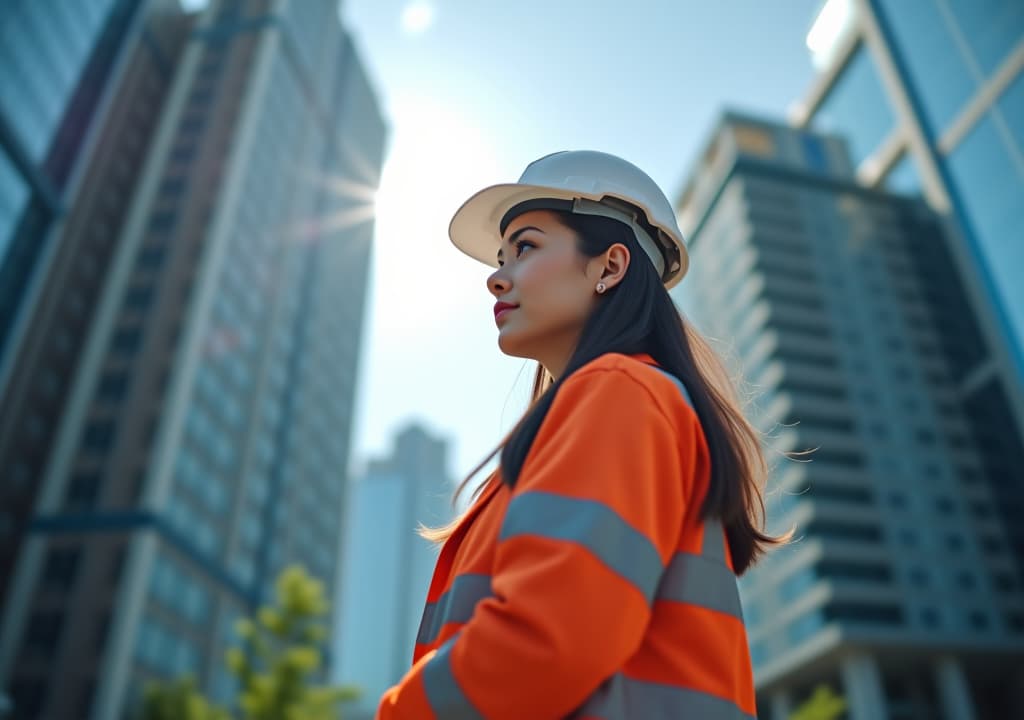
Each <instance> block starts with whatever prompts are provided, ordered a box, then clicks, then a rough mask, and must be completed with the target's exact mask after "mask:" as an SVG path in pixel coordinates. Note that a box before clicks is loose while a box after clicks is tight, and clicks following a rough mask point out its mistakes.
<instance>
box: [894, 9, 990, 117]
mask: <svg viewBox="0 0 1024 720" xmlns="http://www.w3.org/2000/svg"><path fill="white" fill-rule="evenodd" d="M878 4H879V5H880V6H881V10H882V11H883V12H882V13H881V15H882V19H883V21H887V24H888V25H889V27H890V28H891V30H892V34H893V36H894V41H895V43H896V45H897V48H896V49H897V50H898V53H897V56H898V57H900V58H901V59H902V61H903V62H904V63H905V64H906V71H907V73H908V74H909V76H910V79H911V82H912V83H913V84H914V87H915V89H916V90H917V93H918V95H919V96H920V99H921V103H922V104H923V105H924V113H925V114H926V115H927V118H928V120H929V124H930V125H931V128H932V132H933V133H934V134H935V135H936V136H940V135H941V134H942V131H943V130H944V129H945V128H946V127H947V126H948V125H949V123H950V122H952V121H953V119H954V118H955V117H956V115H957V114H958V113H959V112H960V110H961V109H962V108H963V106H964V104H965V103H966V102H967V101H968V100H969V99H970V97H971V96H972V95H973V94H974V91H975V89H976V88H977V83H976V82H975V80H974V79H973V78H972V76H971V72H970V68H969V66H968V64H967V59H966V58H965V57H964V55H963V54H962V52H961V51H960V49H959V46H958V45H957V44H956V42H955V41H954V39H953V35H952V33H951V31H950V27H949V25H948V23H947V22H946V20H945V19H944V18H943V16H942V13H941V12H940V10H939V7H938V5H937V4H936V1H935V0H916V1H914V2H904V0H882V1H881V2H879V3H878Z"/></svg>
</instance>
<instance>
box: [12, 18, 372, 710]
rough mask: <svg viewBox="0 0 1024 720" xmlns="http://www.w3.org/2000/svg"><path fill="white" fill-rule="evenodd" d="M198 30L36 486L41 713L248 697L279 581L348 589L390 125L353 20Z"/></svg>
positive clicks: (22, 689)
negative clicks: (250, 618)
mask: <svg viewBox="0 0 1024 720" xmlns="http://www.w3.org/2000/svg"><path fill="white" fill-rule="evenodd" d="M189 22H190V25H191V29H190V31H189V33H188V36H187V40H186V42H185V44H184V48H183V52H182V53H181V54H180V57H178V58H176V59H175V61H174V62H173V64H172V74H173V79H172V81H171V84H170V87H169V90H168V93H167V96H166V99H165V100H164V104H163V107H162V110H161V112H160V113H159V122H158V123H157V125H156V127H155V129H154V133H153V138H152V141H151V143H150V146H149V148H148V151H147V153H146V157H145V161H144V163H143V164H142V166H141V167H140V168H139V170H138V172H137V173H136V175H135V178H134V181H133V187H134V192H133V194H132V195H131V197H130V198H129V197H126V198H125V202H126V203H127V204H128V208H127V212H126V216H125V219H124V221H123V223H122V225H121V226H120V228H119V229H117V231H116V235H115V238H114V240H113V244H114V246H115V250H114V252H113V255H112V258H111V261H110V267H109V269H108V270H107V273H106V278H105V281H104V284H103V287H102V290H101V292H100V294H99V296H98V297H97V298H96V301H95V307H93V308H92V313H93V320H92V323H91V325H90V327H89V331H88V334H87V336H86V339H85V341H84V343H83V346H82V349H81V353H80V356H79V358H78V360H77V368H76V369H75V371H74V373H73V376H72V377H70V378H68V385H67V387H66V391H65V393H64V395H65V397H64V399H63V401H62V402H63V408H62V412H61V414H60V417H59V418H58V419H57V420H56V424H55V427H54V428H53V440H52V442H51V443H50V446H49V449H48V452H47V454H46V457H45V459H44V461H43V462H42V467H43V471H42V473H41V474H40V475H38V476H30V477H34V478H36V479H37V481H38V483H39V487H40V490H39V493H38V495H37V498H36V500H35V502H34V504H33V507H32V513H31V518H30V522H29V525H28V531H27V538H26V540H25V542H24V543H23V547H22V550H21V552H20V553H19V555H18V559H17V564H16V568H15V573H14V575H13V577H12V581H11V583H10V589H9V600H8V602H7V607H6V609H5V612H4V617H3V627H2V637H3V642H2V643H0V683H2V684H3V686H5V687H7V688H9V692H10V694H11V696H12V698H13V700H14V702H15V705H16V707H17V708H19V709H20V710H19V712H21V713H22V714H20V715H19V717H22V716H23V717H26V718H28V717H33V718H34V717H41V718H42V717H45V718H64V717H76V718H78V717H92V718H112V717H113V718H120V717H127V716H129V715H130V713H131V712H133V711H134V709H135V706H136V704H137V702H138V699H139V693H140V691H141V687H142V685H143V683H144V682H145V681H146V680H147V679H150V678H159V677H172V676H176V675H179V674H181V673H184V672H189V673H191V674H193V675H194V676H195V677H197V679H198V681H199V683H200V685H201V686H202V687H203V688H204V689H205V690H206V691H208V692H209V693H210V694H212V695H213V696H214V697H215V698H217V699H218V700H220V701H222V702H229V701H231V700H232V699H233V691H234V688H233V685H232V679H231V677H230V675H229V673H227V671H226V669H225V668H224V665H223V655H224V650H225V648H226V647H227V646H229V645H230V644H232V643H233V642H234V640H235V638H234V625H235V621H236V620H237V619H238V618H239V617H241V616H243V615H249V614H251V613H252V612H253V611H254V610H255V609H256V608H257V607H259V605H261V604H262V603H264V602H267V601H269V600H270V595H271V593H272V591H273V585H274V580H275V579H276V577H277V575H278V574H279V572H280V571H281V570H282V569H283V568H284V567H286V566H287V565H289V564H292V563H300V564H302V565H304V566H305V567H306V568H307V569H308V570H309V571H310V572H311V573H312V574H313V575H314V576H316V577H317V578H319V579H320V580H322V581H323V582H324V583H325V585H326V586H327V587H328V589H329V590H330V591H331V593H332V594H333V590H334V588H335V586H336V584H337V575H338V569H339V565H340V551H341V537H342V536H341V532H342V527H343V522H342V518H343V516H344V507H345V488H346V471H347V466H348V459H349V441H350V435H351V416H352V411H353V400H354V394H355V386H356V382H355V381H356V373H357V360H358V356H359V349H360V343H361V336H362V323H363V314H364V307H365V296H366V292H367V277H368V273H369V262H370V258H371V249H372V234H373V211H372V197H373V194H374V192H375V190H376V186H377V183H378V180H379V173H380V168H381V164H382V158H383V146H384V137H385V127H384V123H383V119H382V116H381V114H380V110H379V107H378V104H377V100H376V98H375V96H374V93H373V91H372V89H371V88H370V85H369V83H368V80H367V77H366V73H365V71H364V69H363V65H362V63H361V61H360V59H359V57H358V55H357V53H356V52H355V49H354V47H353V44H352V41H351V39H350V38H349V36H348V35H347V33H346V32H345V31H344V29H343V28H342V27H341V25H340V22H339V18H338V9H337V3H336V2H334V1H333V0H291V1H286V0H266V1H259V0H255V1H248V2H235V1H229V0H224V1H222V2H214V3H211V5H210V6H209V7H208V8H207V9H206V10H205V11H204V12H203V13H202V14H201V16H199V17H198V18H195V19H194V20H190V21H189ZM331 621H332V623H333V622H334V618H333V617H332V619H331Z"/></svg>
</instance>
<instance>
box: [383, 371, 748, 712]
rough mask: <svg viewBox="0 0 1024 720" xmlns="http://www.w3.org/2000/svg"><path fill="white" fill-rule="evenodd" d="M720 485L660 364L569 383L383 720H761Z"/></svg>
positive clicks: (447, 550) (435, 609)
mask: <svg viewBox="0 0 1024 720" xmlns="http://www.w3.org/2000/svg"><path fill="white" fill-rule="evenodd" d="M709 479H710V459H709V454H708V447H707V443H706V440H705V438H704V434H703V432H702V430H701V426H700V422H699V421H698V419H697V415H696V413H695V412H694V410H693V409H692V407H691V405H690V403H689V396H688V395H687V394H686V389H685V388H684V387H683V385H682V383H680V382H679V381H678V380H676V379H675V378H673V377H672V376H670V375H668V373H665V372H664V371H662V370H660V369H659V368H657V365H656V364H655V362H654V360H653V359H652V358H651V357H650V356H648V355H633V356H626V355H620V354H615V353H609V354H606V355H603V356H601V357H599V358H598V359H596V360H594V361H593V362H590V363H588V364H587V365H585V366H584V367H582V368H580V369H579V370H578V371H576V372H575V373H573V375H572V376H571V377H570V378H568V379H567V380H566V381H565V383H564V384H563V385H562V387H561V389H560V390H559V392H558V395H557V396H556V397H555V399H554V401H553V403H552V405H551V408H550V409H549V411H548V415H547V417H546V418H545V419H544V422H543V423H542V424H541V427H540V429H539V431H538V432H537V436H536V438H535V440H534V442H533V446H532V447H531V449H530V451H529V453H528V455H527V458H526V461H525V462H524V464H523V468H522V471H521V473H520V476H519V481H518V483H517V484H516V487H515V488H514V489H509V487H508V486H507V485H505V484H504V483H503V482H501V477H500V470H499V471H496V472H495V473H494V474H493V475H491V477H490V478H488V480H487V484H486V486H485V488H484V490H483V491H482V492H481V494H480V496H479V497H478V498H477V500H476V502H475V503H474V504H473V506H472V507H471V508H470V510H469V511H468V512H467V513H466V514H465V516H463V517H462V518H461V519H460V521H459V523H458V525H457V527H456V529H455V532H454V533H453V534H452V535H451V537H449V538H448V540H447V541H446V542H445V544H444V546H443V547H442V549H441V554H440V556H439V558H438V561H437V567H436V569H435V571H434V577H433V581H432V582H431V585H430V590H429V593H428V595H427V605H426V609H425V611H424V613H423V621H422V624H421V626H420V630H419V636H418V638H417V642H416V648H415V652H414V654H413V666H412V668H411V669H410V670H409V672H408V673H407V674H406V675H405V677H404V678H403V679H402V680H401V682H399V683H398V685H396V686H394V687H393V688H391V689H390V690H388V692H387V693H386V694H385V695H384V697H383V698H382V699H381V702H380V706H379V708H378V710H377V720H431V719H434V718H437V719H438V720H449V719H454V718H459V719H460V720H461V719H463V718H465V719H467V720H470V719H472V720H477V719H479V718H488V719H490V720H506V719H507V720H546V719H553V718H566V717H569V718H577V719H579V720H584V719H586V720H592V719H597V718H601V719H602V720H619V719H620V718H643V719H644V720H661V719H664V720H669V719H671V720H678V719H680V718H699V719H700V720H718V719H720V718H722V719H725V718H728V719H729V720H732V719H734V718H735V719H737V720H739V719H749V718H754V717H755V715H756V708H755V705H754V687H753V673H752V670H751V663H750V655H749V651H748V648H747V636H746V631H745V628H744V624H743V617H742V614H741V612H740V601H739V594H738V592H737V585H736V576H735V573H734V572H733V570H732V563H731V560H730V557H729V552H728V550H727V540H726V537H725V533H724V531H723V529H722V526H721V524H720V523H719V522H717V521H708V522H703V521H701V519H700V508H701V504H702V502H703V500H704V497H705V495H706V493H707V489H708V482H709Z"/></svg>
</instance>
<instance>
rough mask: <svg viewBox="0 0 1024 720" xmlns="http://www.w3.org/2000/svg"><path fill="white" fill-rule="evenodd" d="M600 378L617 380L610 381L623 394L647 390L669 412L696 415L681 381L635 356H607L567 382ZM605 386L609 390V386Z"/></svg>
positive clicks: (581, 369) (584, 367) (606, 354)
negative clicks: (680, 410)
mask: <svg viewBox="0 0 1024 720" xmlns="http://www.w3.org/2000/svg"><path fill="white" fill-rule="evenodd" d="M599 378H616V379H615V380H612V381H611V382H613V383H614V384H615V385H616V386H619V387H621V388H622V389H623V390H624V391H628V390H630V389H642V390H646V391H647V392H648V393H649V394H650V395H651V397H652V398H653V399H654V400H655V402H656V404H657V405H659V406H660V407H661V408H662V409H663V410H665V411H668V412H669V413H675V412H678V411H679V409H680V406H685V407H686V408H687V409H688V410H687V411H684V413H686V414H692V413H693V409H692V401H691V400H690V398H689V394H688V392H687V391H686V388H685V387H684V386H683V384H682V383H681V382H680V381H679V380H678V379H676V378H674V377H672V376H671V375H670V374H669V373H667V372H665V371H664V370H661V369H660V368H658V367H656V366H654V365H650V364H648V363H647V362H644V361H643V360H641V359H640V358H638V357H635V356H633V355H624V354H622V353H605V354H604V355H601V356H600V357H597V358H595V359H594V360H591V361H590V362H589V363H587V364H586V365H584V366H582V367H581V368H580V369H579V370H577V371H576V372H575V373H573V377H571V378H569V379H568V380H567V381H566V382H567V383H569V382H573V383H580V384H583V383H587V384H589V383H591V382H593V381H595V380H598V379H599ZM604 385H605V386H606V387H607V385H608V383H604Z"/></svg>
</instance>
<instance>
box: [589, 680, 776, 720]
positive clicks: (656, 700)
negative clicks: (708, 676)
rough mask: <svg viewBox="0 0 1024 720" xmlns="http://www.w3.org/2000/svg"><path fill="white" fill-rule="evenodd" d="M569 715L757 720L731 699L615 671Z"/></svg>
mask: <svg viewBox="0 0 1024 720" xmlns="http://www.w3.org/2000/svg"><path fill="white" fill-rule="evenodd" d="M570 718H579V719H580V720H582V719H583V718H587V719H588V720H589V719H590V718H594V719H595V720H596V719H600V720H633V718H643V720H686V719H687V718H695V719H697V720H757V719H756V718H755V716H753V715H748V714H747V713H745V712H743V711H742V710H740V709H739V708H738V707H737V706H736V704H735V703H733V702H732V701H731V700H726V699H724V698H720V697H717V696H715V695H710V694H708V693H705V692H700V691H699V690H690V689H688V688H681V687H673V686H672V685H662V684H661V683H653V682H644V681H642V680H634V679H632V678H628V677H626V676H625V675H622V674H621V673H619V674H616V675H613V676H612V677H611V678H610V679H609V680H607V681H606V682H605V683H604V684H603V685H602V686H601V687H599V688H598V689H597V690H596V691H595V692H594V694H593V695H591V696H590V699H589V700H587V702H586V703H584V705H583V706H582V707H581V708H580V709H579V710H577V711H576V712H575V713H573V714H572V715H570Z"/></svg>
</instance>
